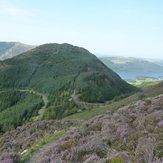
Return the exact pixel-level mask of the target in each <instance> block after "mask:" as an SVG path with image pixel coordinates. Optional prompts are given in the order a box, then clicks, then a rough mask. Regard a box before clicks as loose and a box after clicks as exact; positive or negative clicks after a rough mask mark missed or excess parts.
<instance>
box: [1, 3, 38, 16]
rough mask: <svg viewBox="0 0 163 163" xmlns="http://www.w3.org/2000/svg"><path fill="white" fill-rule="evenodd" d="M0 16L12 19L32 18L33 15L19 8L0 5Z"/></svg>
mask: <svg viewBox="0 0 163 163" xmlns="http://www.w3.org/2000/svg"><path fill="white" fill-rule="evenodd" d="M0 14H3V15H5V16H12V17H20V18H21V17H33V16H35V14H34V13H33V12H32V11H29V10H27V9H24V8H19V7H16V6H14V5H11V4H2V5H0Z"/></svg>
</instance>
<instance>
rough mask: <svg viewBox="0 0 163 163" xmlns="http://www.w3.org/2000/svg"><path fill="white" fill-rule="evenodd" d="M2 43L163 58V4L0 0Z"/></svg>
mask: <svg viewBox="0 0 163 163" xmlns="http://www.w3.org/2000/svg"><path fill="white" fill-rule="evenodd" d="M0 20H1V23H0V41H19V42H23V43H26V44H34V45H40V44H44V43H65V42H67V43H70V44H73V45H76V46H81V47H84V48H86V49H88V50H89V51H90V52H92V53H94V54H103V55H121V56H131V57H143V58H162V59H163V0H0Z"/></svg>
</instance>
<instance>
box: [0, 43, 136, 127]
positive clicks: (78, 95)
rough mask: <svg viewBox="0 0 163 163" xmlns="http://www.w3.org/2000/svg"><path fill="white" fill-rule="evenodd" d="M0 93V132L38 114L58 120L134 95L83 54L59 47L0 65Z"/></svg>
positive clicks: (47, 47)
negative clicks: (95, 105)
mask: <svg viewBox="0 0 163 163" xmlns="http://www.w3.org/2000/svg"><path fill="white" fill-rule="evenodd" d="M0 90H1V92H0V95H1V96H2V97H3V98H1V99H0V103H1V106H0V111H1V115H0V127H1V129H3V128H4V130H6V128H7V127H6V126H4V123H5V124H8V125H9V126H10V127H11V128H12V127H16V126H17V125H21V124H22V123H24V122H26V121H30V120H31V117H33V116H37V115H38V112H39V113H40V112H41V113H40V114H41V115H43V117H42V118H44V119H51V118H52V119H56V118H57V119H60V118H63V117H65V116H68V115H70V114H74V113H76V112H78V111H81V109H83V110H84V109H86V108H85V107H86V106H85V103H96V102H105V101H107V100H112V99H113V98H114V97H115V96H120V95H125V94H128V93H131V92H134V91H137V90H138V89H137V88H135V87H133V86H131V85H129V84H128V83H126V82H125V81H123V80H122V79H121V78H120V77H119V76H118V75H117V74H116V73H115V72H114V71H112V70H111V69H109V68H107V66H105V65H104V64H103V63H102V62H101V61H100V60H99V59H98V58H97V57H95V56H94V55H93V54H91V53H90V52H89V51H88V50H86V49H84V48H80V47H77V46H72V45H69V44H66V43H65V44H45V45H42V46H39V47H36V48H34V49H32V50H30V51H28V52H26V53H24V54H21V55H19V56H16V57H14V58H11V59H7V60H4V61H1V62H0ZM40 96H41V97H42V99H40ZM41 108H42V110H43V112H42V110H41ZM40 110H41V111H40ZM44 111H45V112H44ZM15 119H17V121H15ZM13 125H14V126H13Z"/></svg>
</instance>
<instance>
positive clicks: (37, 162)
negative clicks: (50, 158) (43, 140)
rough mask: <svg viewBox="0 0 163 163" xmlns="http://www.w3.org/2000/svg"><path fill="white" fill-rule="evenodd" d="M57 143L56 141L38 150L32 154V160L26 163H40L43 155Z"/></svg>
mask: <svg viewBox="0 0 163 163" xmlns="http://www.w3.org/2000/svg"><path fill="white" fill-rule="evenodd" d="M55 142H56V140H54V141H52V142H51V143H48V144H46V145H44V146H43V147H42V148H39V149H38V150H36V151H35V152H34V153H32V155H31V157H30V159H29V160H28V161H26V162H25V163H40V158H41V156H43V154H44V153H46V152H47V151H48V150H49V149H50V148H51V147H52V146H53V145H54V144H55Z"/></svg>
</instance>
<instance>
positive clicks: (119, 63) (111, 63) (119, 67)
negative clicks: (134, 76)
mask: <svg viewBox="0 0 163 163" xmlns="http://www.w3.org/2000/svg"><path fill="white" fill-rule="evenodd" d="M99 59H100V60H101V61H102V62H103V63H104V64H106V65H107V66H108V67H109V68H111V69H113V70H114V71H137V72H163V65H162V66H161V65H159V64H158V62H154V61H148V60H145V59H137V58H131V57H101V58H99Z"/></svg>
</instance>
